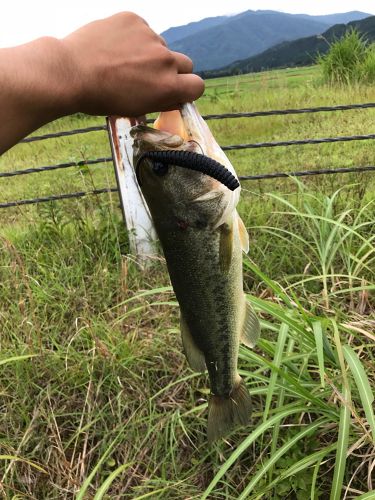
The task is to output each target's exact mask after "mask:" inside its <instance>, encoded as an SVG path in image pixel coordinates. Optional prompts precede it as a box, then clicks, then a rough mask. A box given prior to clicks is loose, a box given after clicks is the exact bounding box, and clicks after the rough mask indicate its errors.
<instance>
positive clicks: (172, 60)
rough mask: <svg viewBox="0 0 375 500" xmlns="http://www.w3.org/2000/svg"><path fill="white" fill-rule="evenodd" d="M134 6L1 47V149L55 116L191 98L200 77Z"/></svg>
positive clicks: (145, 107) (138, 110)
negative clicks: (62, 33)
mask: <svg viewBox="0 0 375 500" xmlns="http://www.w3.org/2000/svg"><path fill="white" fill-rule="evenodd" d="M191 71H192V63H191V60H190V59H189V58H188V57H186V56H184V55H183V54H179V53H177V52H172V51H170V50H169V49H168V48H167V47H166V46H165V44H164V41H163V40H162V39H161V38H160V37H159V36H158V35H157V34H156V33H154V32H153V31H152V30H151V29H150V28H149V27H148V25H147V24H146V23H145V21H143V19H141V18H140V17H138V16H136V15H135V14H132V13H126V12H124V13H121V14H116V15H115V16H112V17H110V18H107V19H103V20H100V21H95V22H93V23H90V24H88V25H86V26H84V27H82V28H80V29H79V30H78V31H75V32H74V33H72V34H71V35H69V36H68V37H66V38H64V39H62V40H58V39H55V38H50V37H48V38H47V37H46V38H40V39H38V40H35V41H33V42H30V43H27V44H25V45H20V46H18V47H14V48H6V49H0V117H1V120H0V154H1V153H3V152H4V151H6V150H7V149H9V148H10V147H12V146H13V145H14V144H15V143H16V142H17V141H19V140H20V139H21V138H22V137H24V136H25V135H27V134H29V133H31V132H32V131H33V130H36V129H37V128H39V127H41V126H42V125H44V124H46V123H48V122H50V121H52V120H55V119H56V118H59V117H61V116H65V115H68V114H73V113H76V112H83V113H88V114H93V115H111V114H115V115H127V116H139V115H142V114H145V113H150V112H152V111H164V110H169V109H176V107H177V106H178V105H179V104H180V103H182V102H186V101H192V100H195V99H197V98H198V97H199V96H200V95H201V94H202V93H203V90H204V83H203V81H202V80H201V79H200V78H199V77H198V76H197V75H194V74H191Z"/></svg>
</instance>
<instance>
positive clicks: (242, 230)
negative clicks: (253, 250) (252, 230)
mask: <svg viewBox="0 0 375 500" xmlns="http://www.w3.org/2000/svg"><path fill="white" fill-rule="evenodd" d="M237 224H238V232H239V235H240V242H241V248H242V250H243V251H244V252H245V253H248V252H249V246H250V244H249V233H248V232H247V229H246V227H245V224H244V223H243V220H242V219H241V217H240V216H239V215H238V214H237Z"/></svg>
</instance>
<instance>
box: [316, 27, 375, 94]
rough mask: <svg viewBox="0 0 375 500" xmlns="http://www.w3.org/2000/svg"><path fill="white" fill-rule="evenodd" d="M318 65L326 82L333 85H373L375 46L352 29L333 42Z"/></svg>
mask: <svg viewBox="0 0 375 500" xmlns="http://www.w3.org/2000/svg"><path fill="white" fill-rule="evenodd" d="M318 63H319V64H320V66H321V69H322V72H323V78H324V81H325V82H327V83H329V84H331V85H335V84H339V85H348V84H353V83H359V82H366V83H372V82H374V81H375V44H371V45H368V43H367V42H366V40H364V38H363V36H362V35H361V34H360V33H358V31H357V30H355V29H352V30H350V31H347V32H346V34H345V35H344V36H343V37H342V38H341V39H340V40H336V41H335V42H333V43H332V44H331V46H330V50H329V52H328V53H327V54H326V55H324V56H320V57H319V59H318Z"/></svg>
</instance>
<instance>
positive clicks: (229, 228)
mask: <svg viewBox="0 0 375 500" xmlns="http://www.w3.org/2000/svg"><path fill="white" fill-rule="evenodd" d="M219 231H220V248H219V263H220V269H221V270H222V271H223V272H228V271H229V268H230V264H231V262H232V255H233V224H232V223H230V224H228V223H227V222H224V224H222V225H221V226H220V227H219Z"/></svg>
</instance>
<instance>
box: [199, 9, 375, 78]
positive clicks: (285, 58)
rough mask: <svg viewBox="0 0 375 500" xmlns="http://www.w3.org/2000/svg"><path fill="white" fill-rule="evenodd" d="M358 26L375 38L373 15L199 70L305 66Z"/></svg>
mask: <svg viewBox="0 0 375 500" xmlns="http://www.w3.org/2000/svg"><path fill="white" fill-rule="evenodd" d="M353 28H355V29H357V30H358V31H359V32H360V33H361V34H362V35H363V36H364V38H365V39H366V40H367V41H368V42H374V41H375V16H370V17H367V18H365V19H362V20H360V21H352V22H350V23H347V24H336V25H334V26H332V27H331V28H329V29H328V30H327V31H325V32H324V33H323V34H321V35H320V36H316V35H315V36H310V37H303V38H300V39H297V40H293V41H289V42H283V43H280V44H277V45H275V46H273V47H271V48H269V49H267V50H265V51H264V52H261V53H260V54H257V55H255V56H252V57H248V58H245V59H241V60H239V61H234V62H233V63H231V64H229V65H227V66H224V67H222V68H218V69H216V70H212V71H202V72H200V74H201V76H203V77H204V78H214V77H219V76H229V75H234V74H244V73H251V72H256V71H263V70H267V69H276V68H285V67H298V66H308V65H310V64H314V62H315V61H316V58H317V56H318V54H321V55H323V54H326V53H327V52H328V50H329V44H330V43H332V42H334V41H335V40H336V39H338V38H341V37H342V36H343V35H344V34H345V33H346V32H347V31H348V30H350V29H353Z"/></svg>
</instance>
